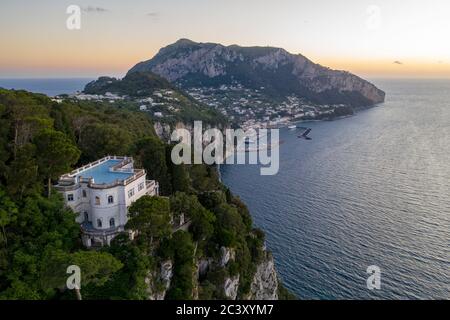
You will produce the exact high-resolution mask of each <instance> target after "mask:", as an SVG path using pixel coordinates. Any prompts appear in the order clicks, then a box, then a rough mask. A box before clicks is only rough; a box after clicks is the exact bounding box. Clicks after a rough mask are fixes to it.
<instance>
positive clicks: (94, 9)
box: [82, 6, 109, 13]
mask: <svg viewBox="0 0 450 320" xmlns="http://www.w3.org/2000/svg"><path fill="white" fill-rule="evenodd" d="M82 10H83V11H84V12H87V13H104V12H108V11H109V10H108V9H105V8H102V7H94V6H87V7H83V8H82Z"/></svg>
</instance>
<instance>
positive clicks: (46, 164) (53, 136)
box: [35, 129, 80, 197]
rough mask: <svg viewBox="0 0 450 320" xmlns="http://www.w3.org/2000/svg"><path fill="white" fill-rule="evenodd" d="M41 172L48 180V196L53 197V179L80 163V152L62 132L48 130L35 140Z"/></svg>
mask: <svg viewBox="0 0 450 320" xmlns="http://www.w3.org/2000/svg"><path fill="white" fill-rule="evenodd" d="M35 144H36V148H37V150H38V154H37V157H36V158H37V164H38V166H39V171H40V173H41V175H42V176H43V177H45V179H46V180H47V187H48V193H47V194H48V196H49V197H50V195H51V184H52V179H57V178H58V177H59V176H60V175H61V174H63V173H65V172H68V171H70V167H71V166H72V165H73V164H75V163H76V162H77V161H78V158H79V157H80V150H78V148H77V147H76V146H74V145H73V143H72V141H70V140H69V139H68V138H67V137H66V136H65V135H64V133H62V132H59V131H55V130H51V129H46V130H44V131H42V132H41V133H40V134H38V135H37V137H36V138H35Z"/></svg>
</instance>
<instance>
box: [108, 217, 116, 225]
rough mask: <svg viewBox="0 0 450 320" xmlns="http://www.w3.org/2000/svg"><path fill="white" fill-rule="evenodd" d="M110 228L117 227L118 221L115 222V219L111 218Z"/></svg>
mask: <svg viewBox="0 0 450 320" xmlns="http://www.w3.org/2000/svg"><path fill="white" fill-rule="evenodd" d="M109 226H110V227H115V226H116V221H115V220H114V218H111V219H110V220H109Z"/></svg>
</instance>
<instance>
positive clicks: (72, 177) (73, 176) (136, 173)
mask: <svg viewBox="0 0 450 320" xmlns="http://www.w3.org/2000/svg"><path fill="white" fill-rule="evenodd" d="M108 160H122V161H121V162H120V163H118V164H116V165H115V166H113V167H111V168H110V169H109V170H110V171H111V172H121V173H133V175H132V176H131V177H128V178H127V179H125V180H119V179H117V180H115V181H113V182H111V183H101V184H97V183H95V181H94V180H93V179H92V178H90V177H82V176H79V177H78V178H77V175H78V174H80V173H81V172H83V171H85V170H87V169H89V168H92V167H94V166H97V165H99V164H102V163H104V162H106V161H108ZM132 162H133V158H129V157H119V156H106V157H104V158H102V159H99V160H97V161H94V162H91V163H89V164H87V165H85V166H83V167H81V168H78V169H76V170H73V171H72V172H70V173H68V174H65V175H62V176H61V178H60V179H59V183H58V185H57V187H58V188H59V189H70V188H73V187H74V186H76V185H78V184H79V183H87V184H88V185H89V187H90V188H93V189H108V188H113V187H115V186H118V185H123V186H126V185H128V184H130V183H131V182H133V181H135V180H136V179H139V178H140V177H142V176H145V174H146V172H145V170H144V169H133V168H122V167H123V166H125V165H127V164H130V163H132Z"/></svg>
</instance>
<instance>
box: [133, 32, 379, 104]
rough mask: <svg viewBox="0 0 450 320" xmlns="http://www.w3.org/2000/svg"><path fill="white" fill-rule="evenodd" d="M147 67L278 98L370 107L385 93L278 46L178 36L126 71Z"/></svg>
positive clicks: (193, 83) (191, 81) (194, 83)
mask: <svg viewBox="0 0 450 320" xmlns="http://www.w3.org/2000/svg"><path fill="white" fill-rule="evenodd" d="M143 71H151V72H154V73H156V74H158V75H160V76H162V77H164V78H166V79H167V80H169V81H170V82H174V83H177V84H179V85H180V86H182V87H185V88H190V87H201V86H220V85H229V84H232V83H240V84H242V85H244V86H245V87H249V88H253V89H258V90H261V91H264V92H266V93H267V94H268V95H271V96H273V97H278V98H285V97H286V96H289V95H292V94H295V95H298V96H300V97H302V98H306V99H308V100H310V101H312V102H314V103H323V104H347V105H351V106H354V107H361V106H370V105H373V104H377V103H381V102H383V101H384V98H385V93H384V92H383V91H382V90H380V89H378V88H377V87H376V86H375V85H373V84H371V83H370V82H368V81H366V80H364V79H362V78H360V77H358V76H356V75H353V74H351V73H349V72H346V71H338V70H332V69H329V68H327V67H323V66H321V65H319V64H316V63H313V62H312V61H311V60H309V59H308V58H306V57H304V56H303V55H301V54H291V53H289V52H287V51H286V50H284V49H282V48H274V47H241V46H237V45H231V46H224V45H221V44H217V43H197V42H193V41H191V40H188V39H181V40H179V41H177V42H175V43H174V44H171V45H169V46H167V47H164V48H162V49H161V50H160V51H159V52H158V53H157V54H156V55H155V56H154V57H153V58H152V59H150V60H147V61H144V62H140V63H138V64H137V65H135V66H134V67H133V68H131V69H130V71H129V72H128V75H130V74H132V73H135V72H143Z"/></svg>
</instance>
